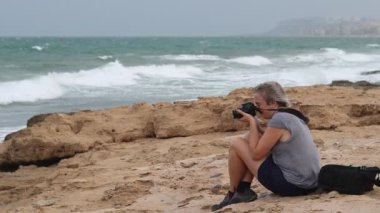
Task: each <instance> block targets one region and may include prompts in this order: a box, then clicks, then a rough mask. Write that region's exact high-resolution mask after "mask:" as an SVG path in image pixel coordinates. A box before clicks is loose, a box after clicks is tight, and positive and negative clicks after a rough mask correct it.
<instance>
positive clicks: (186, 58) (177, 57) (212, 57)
mask: <svg viewBox="0 0 380 213" xmlns="http://www.w3.org/2000/svg"><path fill="white" fill-rule="evenodd" d="M160 58H162V59H166V60H173V61H218V60H222V59H221V58H220V57H219V56H216V55H186V54H183V55H163V56H160Z"/></svg>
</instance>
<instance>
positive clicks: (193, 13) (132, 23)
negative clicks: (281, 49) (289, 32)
mask: <svg viewBox="0 0 380 213" xmlns="http://www.w3.org/2000/svg"><path fill="white" fill-rule="evenodd" d="M379 9H380V0H260V1H259V0H0V36H225V35H251V34H257V33H262V32H265V31H268V30H270V29H271V28H273V27H274V26H275V25H276V23H278V22H279V21H283V20H287V19H295V18H305V17H369V18H378V19H380V12H379V11H380V10H379Z"/></svg>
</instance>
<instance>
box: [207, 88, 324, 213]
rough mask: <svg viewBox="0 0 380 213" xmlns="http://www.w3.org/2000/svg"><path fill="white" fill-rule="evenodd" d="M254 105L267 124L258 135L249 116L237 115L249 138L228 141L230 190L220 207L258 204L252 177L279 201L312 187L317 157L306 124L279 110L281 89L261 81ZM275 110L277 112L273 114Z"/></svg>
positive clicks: (282, 103)
mask: <svg viewBox="0 0 380 213" xmlns="http://www.w3.org/2000/svg"><path fill="white" fill-rule="evenodd" d="M254 100H255V101H254V102H255V105H256V107H258V108H259V109H260V115H261V117H262V118H264V119H269V121H268V125H267V128H266V129H265V131H264V132H262V133H261V132H260V128H258V124H257V120H256V118H254V117H253V116H251V115H249V114H247V113H245V112H243V111H241V110H237V111H238V112H239V113H240V114H241V115H242V116H243V117H242V118H241V119H240V120H241V121H245V122H249V126H250V128H249V133H248V134H247V135H246V136H245V137H239V138H237V139H235V140H234V141H232V142H231V146H230V150H229V158H228V172H229V175H230V188H229V191H228V193H227V195H226V196H225V198H224V199H223V200H222V202H221V203H219V204H216V205H213V206H212V210H213V211H215V210H218V209H221V208H223V207H224V206H227V205H230V204H233V203H240V202H250V201H253V200H255V199H257V194H256V193H255V192H254V191H253V190H251V188H250V186H251V182H252V179H253V178H254V177H257V179H258V181H259V182H260V183H261V184H262V185H263V186H264V187H265V188H267V189H268V190H270V191H272V192H273V193H276V194H279V195H282V196H297V195H305V194H308V193H310V192H313V191H314V190H315V189H316V187H317V181H318V173H319V170H320V158H319V154H318V150H317V147H316V145H315V144H314V142H313V139H312V136H311V133H310V130H309V128H308V127H307V124H306V123H305V120H303V119H301V118H300V117H297V116H296V115H294V114H291V113H289V112H283V111H282V110H280V109H281V108H286V107H289V103H288V101H287V99H286V97H285V92H284V90H283V89H282V87H281V86H280V85H279V84H278V83H276V82H266V83H262V84H260V85H258V86H257V87H256V88H255V96H254ZM278 110H280V111H278Z"/></svg>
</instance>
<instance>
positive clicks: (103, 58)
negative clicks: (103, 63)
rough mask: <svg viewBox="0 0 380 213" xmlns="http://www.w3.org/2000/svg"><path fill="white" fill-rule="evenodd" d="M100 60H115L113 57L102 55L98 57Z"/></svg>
mask: <svg viewBox="0 0 380 213" xmlns="http://www.w3.org/2000/svg"><path fill="white" fill-rule="evenodd" d="M98 58H99V59H101V60H108V59H113V56H112V55H101V56H98Z"/></svg>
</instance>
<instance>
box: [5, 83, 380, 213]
mask: <svg viewBox="0 0 380 213" xmlns="http://www.w3.org/2000/svg"><path fill="white" fill-rule="evenodd" d="M286 90H287V94H288V96H289V98H290V99H291V101H292V103H293V104H294V106H295V107H296V108H299V109H300V110H301V111H303V112H304V113H305V114H306V115H307V116H308V117H309V118H310V127H311V128H312V134H313V137H314V141H315V143H316V144H317V146H318V149H319V151H320V154H321V159H322V164H327V163H338V164H352V165H368V166H370V165H377V166H380V156H379V155H378V153H379V150H380V136H379V133H380V88H378V87H360V86H356V87H352V86H344V87H343V86H312V87H295V88H287V89H286ZM251 94H252V90H251V89H249V88H243V89H239V90H235V91H232V92H231V93H230V94H229V95H227V96H224V97H203V98H199V99H198V100H197V101H189V102H177V103H156V104H152V105H151V104H143V103H142V104H135V105H133V106H122V107H118V108H112V109H105V110H100V111H81V112H76V113H69V114H66V113H54V114H49V115H39V116H36V117H33V118H32V119H30V120H29V122H28V128H26V129H23V130H21V131H19V132H16V133H13V134H10V135H8V136H7V138H6V140H5V141H4V143H2V144H0V167H1V168H2V172H0V210H1V211H0V212H115V213H116V212H209V211H210V206H211V205H212V204H214V203H217V202H219V201H220V200H221V199H222V198H223V196H224V194H225V193H226V191H227V189H228V183H229V179H228V171H227V156H228V147H229V141H230V140H231V138H232V137H238V136H240V135H242V134H244V133H246V125H245V124H242V123H241V122H238V121H235V120H233V119H232V117H231V110H232V109H233V108H235V107H237V106H239V104H240V103H242V102H244V101H247V100H249V99H250V98H251ZM46 165H49V166H46ZM17 168H18V169H17ZM16 169H17V170H16ZM10 171H12V172H10ZM252 188H253V190H255V191H256V192H257V193H258V194H259V199H258V200H256V201H254V202H251V203H244V204H237V205H231V206H228V207H226V208H224V209H223V210H221V211H220V212H339V211H340V212H359V211H361V212H378V211H377V210H378V209H379V208H380V189H379V188H376V189H375V190H374V191H371V192H369V193H367V194H365V195H362V196H353V195H342V194H339V193H336V192H330V193H314V194H312V195H308V196H302V197H280V196H277V195H274V194H272V193H270V192H269V191H267V190H266V189H265V188H264V187H263V186H261V185H260V184H259V183H258V182H257V181H254V182H253V184H252Z"/></svg>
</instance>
